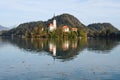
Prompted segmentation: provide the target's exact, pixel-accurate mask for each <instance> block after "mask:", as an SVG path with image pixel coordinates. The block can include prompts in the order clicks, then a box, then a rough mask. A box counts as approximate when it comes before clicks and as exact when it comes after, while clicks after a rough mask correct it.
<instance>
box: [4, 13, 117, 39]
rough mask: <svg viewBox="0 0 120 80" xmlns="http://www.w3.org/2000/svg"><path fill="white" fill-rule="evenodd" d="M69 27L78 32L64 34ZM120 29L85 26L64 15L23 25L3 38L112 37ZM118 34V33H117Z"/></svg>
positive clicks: (106, 25)
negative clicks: (53, 26)
mask: <svg viewBox="0 0 120 80" xmlns="http://www.w3.org/2000/svg"><path fill="white" fill-rule="evenodd" d="M53 19H56V21H57V29H56V31H53V32H50V31H49V30H48V28H49V25H50V23H52V22H53ZM63 26H69V29H70V30H72V28H73V27H74V28H77V32H76V33H75V32H74V33H73V32H72V31H70V32H69V33H63V31H62V27H63ZM118 31H119V30H118V29H117V28H115V27H114V26H113V25H112V24H110V23H94V24H90V25H88V26H85V25H84V24H83V23H81V22H80V21H79V20H78V19H77V18H76V17H74V16H73V15H70V14H62V15H58V16H54V17H52V18H51V19H48V20H47V21H36V22H28V23H23V24H20V25H19V26H17V27H16V28H13V29H11V30H9V31H7V32H4V33H3V34H2V35H3V36H20V37H21V36H24V37H30V38H31V37H37V38H38V37H66V36H67V37H68V36H69V37H70V38H73V37H87V36H88V37H111V36H116V34H119V33H118ZM116 32H117V33H116Z"/></svg>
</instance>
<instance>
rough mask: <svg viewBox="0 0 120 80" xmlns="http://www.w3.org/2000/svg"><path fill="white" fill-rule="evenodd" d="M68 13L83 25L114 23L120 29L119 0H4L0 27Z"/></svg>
mask: <svg viewBox="0 0 120 80" xmlns="http://www.w3.org/2000/svg"><path fill="white" fill-rule="evenodd" d="M54 13H55V14H56V15H60V14H63V13H69V14H72V15H74V16H75V17H77V18H78V19H79V20H80V21H81V22H82V23H83V24H85V25H88V24H91V23H98V22H100V23H103V22H109V23H112V24H113V25H114V26H115V27H117V28H118V29H120V0H1V1H0V25H3V26H7V27H10V26H13V25H19V24H21V23H25V22H31V21H40V20H43V21H46V20H48V19H50V18H51V17H53V14H54Z"/></svg>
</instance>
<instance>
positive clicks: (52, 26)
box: [49, 15, 57, 31]
mask: <svg viewBox="0 0 120 80" xmlns="http://www.w3.org/2000/svg"><path fill="white" fill-rule="evenodd" d="M56 27H57V24H56V19H55V15H54V19H53V22H52V23H50V25H49V31H53V30H56Z"/></svg>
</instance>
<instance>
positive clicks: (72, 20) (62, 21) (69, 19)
mask: <svg viewBox="0 0 120 80" xmlns="http://www.w3.org/2000/svg"><path fill="white" fill-rule="evenodd" d="M53 19H54V17H53V18H52V19H49V20H48V21H47V24H49V23H50V22H52V21H53ZM55 19H56V21H57V27H62V26H64V25H67V26H69V27H77V28H79V27H82V28H84V27H85V25H84V24H83V23H81V22H80V21H79V20H78V19H77V18H76V17H74V16H73V15H70V14H62V15H58V16H56V17H55Z"/></svg>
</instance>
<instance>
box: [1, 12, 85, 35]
mask: <svg viewBox="0 0 120 80" xmlns="http://www.w3.org/2000/svg"><path fill="white" fill-rule="evenodd" d="M54 18H55V19H56V21H57V27H59V28H60V27H61V28H62V27H63V26H65V25H67V26H69V27H70V28H71V27H77V28H82V29H86V26H85V25H84V24H82V23H81V22H80V21H79V20H78V19H77V18H76V17H74V16H72V15H70V14H62V15H58V16H55V17H53V18H51V19H49V20H48V21H37V22H28V23H23V24H20V25H19V26H18V27H16V28H13V29H11V30H9V31H8V32H5V33H4V34H3V35H7V36H11V35H12V34H14V35H26V34H29V35H31V34H45V35H46V33H42V31H41V30H42V28H44V30H45V31H46V32H47V29H48V26H49V24H50V23H51V22H52V21H53V19H54Z"/></svg>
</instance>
